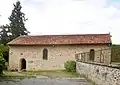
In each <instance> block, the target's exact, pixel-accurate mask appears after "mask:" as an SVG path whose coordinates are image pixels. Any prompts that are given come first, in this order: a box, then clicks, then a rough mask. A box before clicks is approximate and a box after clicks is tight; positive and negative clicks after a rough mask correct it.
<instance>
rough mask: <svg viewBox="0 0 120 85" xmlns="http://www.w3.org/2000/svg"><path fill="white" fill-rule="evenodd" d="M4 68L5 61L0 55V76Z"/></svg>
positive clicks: (0, 54)
mask: <svg viewBox="0 0 120 85" xmlns="http://www.w3.org/2000/svg"><path fill="white" fill-rule="evenodd" d="M4 66H5V59H4V58H3V55H2V53H0V74H2V72H3V69H4Z"/></svg>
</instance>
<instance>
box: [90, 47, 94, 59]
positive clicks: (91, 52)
mask: <svg viewBox="0 0 120 85" xmlns="http://www.w3.org/2000/svg"><path fill="white" fill-rule="evenodd" d="M94 58H95V51H94V49H91V50H90V58H89V59H90V61H94Z"/></svg>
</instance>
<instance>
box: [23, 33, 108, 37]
mask: <svg viewBox="0 0 120 85" xmlns="http://www.w3.org/2000/svg"><path fill="white" fill-rule="evenodd" d="M88 35H110V34H109V33H106V34H60V35H59V34H57V35H56V34H55V35H27V36H31V37H32V36H33V37H34V36H38V37H39V36H88ZM27 36H23V37H27Z"/></svg>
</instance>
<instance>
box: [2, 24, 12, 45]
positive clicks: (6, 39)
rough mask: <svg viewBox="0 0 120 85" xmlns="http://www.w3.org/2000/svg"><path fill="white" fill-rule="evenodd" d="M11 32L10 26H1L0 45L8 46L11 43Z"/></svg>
mask: <svg viewBox="0 0 120 85" xmlns="http://www.w3.org/2000/svg"><path fill="white" fill-rule="evenodd" d="M9 34H10V31H9V26H8V25H6V26H4V25H3V26H1V27H0V44H4V45H6V44H7V43H8V42H9V41H10V35H9Z"/></svg>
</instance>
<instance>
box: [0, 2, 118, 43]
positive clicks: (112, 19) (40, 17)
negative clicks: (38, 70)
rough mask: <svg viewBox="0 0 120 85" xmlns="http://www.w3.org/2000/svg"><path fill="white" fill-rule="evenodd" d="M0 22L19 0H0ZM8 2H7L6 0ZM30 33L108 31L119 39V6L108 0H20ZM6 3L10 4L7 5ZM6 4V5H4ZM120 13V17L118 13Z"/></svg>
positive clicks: (6, 20) (4, 19)
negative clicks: (116, 6)
mask: <svg viewBox="0 0 120 85" xmlns="http://www.w3.org/2000/svg"><path fill="white" fill-rule="evenodd" d="M0 1H1V3H0V14H1V15H2V16H1V17H0V24H5V23H7V22H8V19H7V18H8V17H9V16H10V14H11V10H12V8H13V5H12V4H13V2H15V1H16V0H4V1H3V0H0ZM6 2H8V3H7V4H6ZM21 2H22V7H23V10H22V11H24V12H25V14H26V17H27V18H28V21H27V22H26V27H27V28H28V30H29V31H30V32H31V34H36V35H37V34H77V33H82V34H84V33H85V34H86V33H109V32H111V34H112V36H113V38H112V40H113V43H120V39H119V38H120V33H119V31H118V30H119V28H120V25H119V23H120V18H118V17H120V16H119V14H120V10H119V9H117V8H115V6H114V5H112V4H111V3H109V5H108V2H107V0H21ZM6 5H7V6H6ZM3 8H4V9H3ZM116 16H117V17H116Z"/></svg>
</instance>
